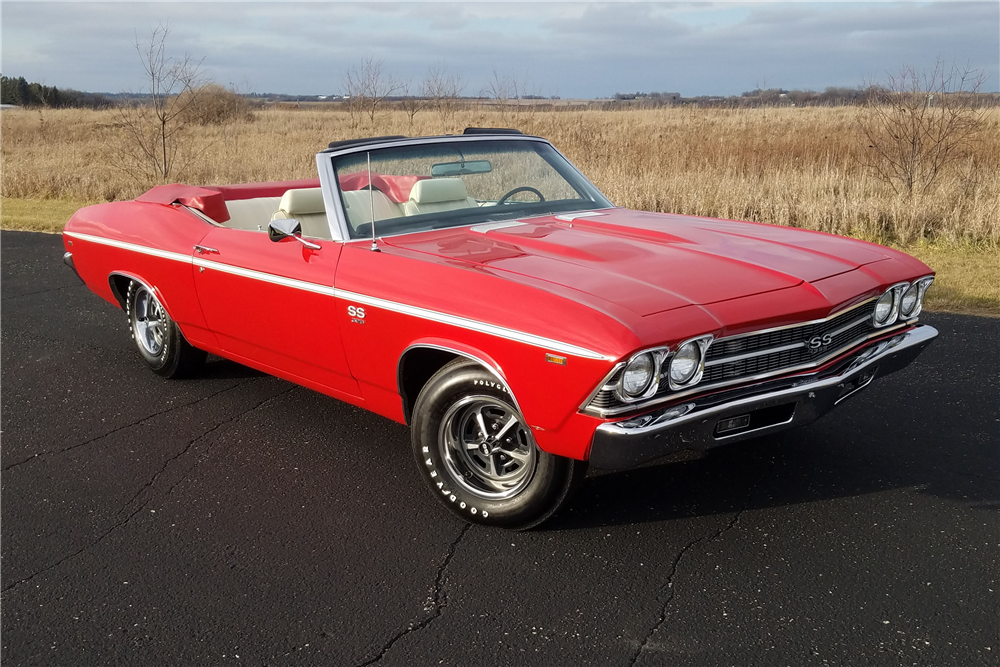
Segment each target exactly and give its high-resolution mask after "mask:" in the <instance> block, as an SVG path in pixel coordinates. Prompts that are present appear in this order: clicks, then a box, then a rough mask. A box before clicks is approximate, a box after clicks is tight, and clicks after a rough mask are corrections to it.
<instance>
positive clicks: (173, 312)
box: [63, 201, 215, 347]
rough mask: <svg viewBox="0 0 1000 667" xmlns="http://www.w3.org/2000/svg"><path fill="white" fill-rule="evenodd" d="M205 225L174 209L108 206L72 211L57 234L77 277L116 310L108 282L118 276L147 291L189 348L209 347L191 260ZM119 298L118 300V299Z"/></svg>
mask: <svg viewBox="0 0 1000 667" xmlns="http://www.w3.org/2000/svg"><path fill="white" fill-rule="evenodd" d="M210 229H211V225H210V224H209V223H207V222H205V221H204V220H201V219H200V218H198V217H197V216H195V215H194V214H192V213H190V212H188V211H186V210H184V209H182V208H178V207H175V206H169V205H164V204H151V203H143V202H134V201H127V202H114V203H110V204H98V205H96V206H88V207H86V208H82V209H80V210H79V211H77V212H76V213H75V214H74V215H73V217H71V218H70V220H69V222H68V223H66V227H65V229H64V230H63V244H64V246H65V247H66V249H67V250H68V251H70V252H72V253H73V262H74V266H75V267H76V270H77V272H78V273H79V274H80V277H81V278H82V279H83V281H84V282H85V283H86V284H87V286H88V287H89V288H90V289H91V290H93V291H94V292H95V293H96V294H98V295H99V296H101V297H103V298H104V299H106V300H108V301H110V302H111V303H113V304H115V305H119V303H118V300H117V298H116V297H115V295H114V293H113V292H112V289H111V285H110V282H109V280H110V276H111V275H112V274H114V273H120V274H124V275H127V276H130V277H133V278H136V279H138V280H141V281H142V282H144V283H146V284H147V285H148V286H149V287H151V288H153V289H154V290H155V291H156V293H157V295H158V297H159V298H160V301H161V303H162V304H163V306H164V307H165V308H166V309H167V312H168V313H169V314H170V317H171V318H173V319H174V321H176V322H177V324H178V325H179V326H180V328H181V331H182V332H183V333H184V335H185V337H187V338H188V340H189V341H190V342H191V343H193V344H196V345H197V344H199V343H203V344H210V345H211V346H213V347H214V346H215V340H214V337H213V336H212V335H211V334H210V333H209V332H208V330H207V326H206V323H205V318H204V315H203V314H202V312H201V307H200V305H199V304H198V299H197V295H196V294H195V288H194V278H193V273H192V271H193V266H192V264H191V260H190V258H191V255H192V252H193V249H194V246H195V244H197V243H198V242H199V241H201V240H202V238H204V236H205V235H206V234H207V233H208V231H209V230H210ZM123 296H124V295H123Z"/></svg>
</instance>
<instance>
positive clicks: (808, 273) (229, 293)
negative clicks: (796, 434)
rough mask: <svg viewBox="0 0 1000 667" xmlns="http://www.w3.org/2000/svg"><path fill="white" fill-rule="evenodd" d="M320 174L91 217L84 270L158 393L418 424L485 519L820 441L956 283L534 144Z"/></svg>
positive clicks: (395, 157) (497, 134)
mask: <svg viewBox="0 0 1000 667" xmlns="http://www.w3.org/2000/svg"><path fill="white" fill-rule="evenodd" d="M316 163H317V166H318V169H319V178H318V179H314V180H304V181H289V182H280V183H259V184H245V185H226V186H214V187H195V186H188V185H165V186H159V187H155V188H153V189H152V190H150V191H149V192H147V193H145V194H143V195H142V196H140V197H138V198H137V199H135V200H134V201H126V202H115V203H110V204H100V205H97V206H90V207H87V208H84V209H81V210H80V211H78V212H77V213H76V214H75V215H74V216H73V217H72V219H71V220H70V221H69V223H68V224H67V225H66V229H65V232H64V235H63V237H64V242H65V246H66V254H65V261H66V262H67V263H68V264H69V265H70V266H72V267H74V269H75V270H76V271H77V273H78V274H79V275H80V277H81V278H82V279H83V281H84V282H85V283H86V284H87V285H88V286H89V287H90V289H91V290H93V291H94V292H96V293H97V294H98V295H99V296H101V297H103V298H105V299H107V300H108V301H110V302H111V303H113V304H115V305H117V306H119V307H121V309H122V310H123V311H125V313H126V316H127V317H128V321H129V324H130V327H131V331H132V335H133V337H134V338H135V342H136V344H137V347H138V350H139V354H140V355H141V356H142V358H143V359H144V360H145V362H146V363H147V364H148V365H149V367H150V368H151V369H152V370H153V371H154V372H156V373H159V374H160V375H163V376H166V377H176V376H180V375H186V374H190V373H193V372H195V371H196V370H197V368H198V366H199V364H201V363H202V362H203V361H204V360H205V356H206V353H208V352H211V353H213V354H216V355H219V356H221V357H225V358H227V359H231V360H234V361H237V362H239V363H241V364H246V365H247V366H252V367H254V368H257V369H260V370H262V371H264V372H267V373H270V374H273V375H276V376H279V377H282V378H285V379H287V380H289V381H291V382H295V383H297V384H300V385H303V386H305V387H309V388H311V389H314V390H316V391H319V392H322V393H324V394H327V395H329V396H332V397H334V398H337V399H340V400H343V401H347V402H349V403H352V404H354V405H357V406H361V407H364V408H367V409H368V410H371V411H373V412H376V413H378V414H380V415H384V416H385V417H388V418H389V419H394V420H396V421H398V422H402V423H405V424H408V425H410V426H411V428H412V438H413V453H414V457H415V459H416V462H417V466H418V468H419V470H420V472H421V474H422V475H423V477H424V479H425V480H426V482H427V484H428V486H429V488H430V490H431V491H432V493H434V494H435V495H436V496H437V497H438V498H439V499H440V500H441V501H443V502H444V504H445V505H446V506H447V507H449V508H450V509H452V510H453V511H455V512H456V513H457V514H459V515H460V516H461V517H463V518H464V519H466V520H468V521H474V522H478V523H483V524H489V525H494V526H504V527H509V528H518V529H523V528H529V527H532V526H535V525H538V524H539V523H541V522H542V521H544V520H546V519H547V518H548V517H550V516H551V515H552V514H553V513H554V512H556V511H557V510H558V509H559V508H560V507H561V506H562V505H563V504H564V503H565V502H566V501H567V498H568V497H569V496H570V494H571V492H572V491H573V489H574V488H575V487H576V486H577V485H578V484H579V482H580V481H581V479H582V478H583V476H584V474H585V472H586V469H587V466H588V464H592V465H594V466H596V467H600V468H612V469H615V468H626V467H629V466H634V465H637V464H640V463H643V462H645V461H649V460H652V459H655V458H658V457H661V456H663V455H665V454H668V453H670V452H673V451H676V450H679V449H691V448H707V447H712V446H715V445H721V444H725V443H732V442H737V441H740V440H744V439H746V438H751V437H759V436H764V435H769V434H772V433H775V432H777V431H780V430H782V429H787V428H791V427H794V426H799V425H802V424H807V423H809V422H812V421H813V420H815V419H817V418H818V417H820V416H821V415H823V414H824V413H826V412H828V411H829V410H831V409H832V408H834V407H835V406H836V405H838V404H839V403H841V402H843V401H844V400H845V399H847V398H848V397H849V396H852V395H853V394H855V393H856V392H858V391H861V390H862V389H864V388H865V387H866V386H867V385H868V384H869V383H871V382H872V381H873V380H874V379H875V378H877V377H879V376H882V375H886V374H888V373H891V372H893V371H896V370H898V369H900V368H902V367H904V366H906V365H907V364H908V363H910V362H911V361H912V360H913V359H914V358H915V357H916V356H917V355H918V354H919V353H920V352H921V351H922V350H923V349H924V348H925V347H926V346H927V345H928V344H930V342H931V341H932V340H933V339H934V337H935V336H936V335H937V331H935V330H934V329H933V328H932V327H929V326H925V325H920V324H917V316H918V315H919V314H920V310H921V304H922V301H923V298H924V293H925V292H926V290H927V288H928V287H929V286H930V284H931V282H933V280H934V276H933V273H932V272H931V270H930V269H928V268H927V266H925V265H924V264H922V263H921V262H919V261H917V260H916V259H914V258H912V257H910V256H908V255H905V254H903V253H900V252H897V251H895V250H891V249H889V248H884V247H881V246H878V245H874V244H871V243H865V242H862V241H857V240H852V239H846V238H841V237H837V236H831V235H829V234H823V233H819V232H812V231H804V230H799V229H789V228H785V227H778V226H773V225H765V224H756V223H750V222H733V221H729V220H715V219H708V218H698V217H685V216H679V215H665V214H654V213H645V212H642V211H630V210H625V209H622V208H617V207H615V206H614V205H613V204H612V203H611V202H609V201H608V200H607V199H606V198H605V197H604V195H602V194H601V193H600V191H598V189H597V188H596V187H594V185H593V184H591V183H590V182H589V181H588V180H587V179H586V178H585V177H584V176H583V175H582V174H581V173H580V172H579V171H578V170H577V169H576V168H574V167H573V165H572V164H570V162H569V161H568V160H567V159H566V158H565V157H563V156H562V155H561V154H560V153H559V152H558V151H557V150H556V149H555V148H554V147H553V146H552V145H551V144H550V143H549V142H548V141H546V140H544V139H541V138H538V137H531V136H525V135H523V134H521V133H520V132H517V131H514V130H493V129H483V128H470V129H468V130H466V132H465V133H464V134H462V135H455V136H441V137H422V138H406V137H379V138H373V139H358V140H351V141H340V142H334V143H332V144H330V146H329V148H328V149H326V150H323V151H322V152H321V153H319V154H318V155H317V156H316Z"/></svg>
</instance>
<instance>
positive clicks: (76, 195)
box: [0, 106, 1000, 314]
mask: <svg viewBox="0 0 1000 667" xmlns="http://www.w3.org/2000/svg"><path fill="white" fill-rule="evenodd" d="M858 113H859V112H858V110H857V109H856V108H851V107H840V108H787V107H785V108H760V109H739V110H725V109H697V108H688V107H682V108H664V109H655V110H628V111H597V110H580V111H535V110H531V109H530V108H526V109H523V110H521V111H520V112H519V113H508V114H504V115H503V116H501V114H499V113H498V112H496V111H490V110H487V109H485V108H480V107H472V106H470V107H467V108H462V109H460V110H459V111H458V112H457V113H455V114H454V115H453V116H452V117H451V118H449V119H445V118H443V117H442V116H441V115H439V114H438V113H436V112H435V111H433V110H425V111H422V112H420V113H418V114H417V115H416V117H415V119H414V122H413V123H412V124H411V123H410V122H409V120H408V117H407V115H406V114H405V113H403V112H401V111H387V112H384V113H382V114H381V116H380V117H379V118H378V119H377V120H376V123H375V124H374V125H372V124H371V123H368V122H367V119H365V121H364V122H352V119H351V117H350V116H349V114H348V113H347V112H346V111H342V110H337V109H334V108H329V109H323V108H317V107H310V108H304V109H289V108H283V109H266V110H261V111H257V112H255V119H254V120H253V121H252V122H237V123H231V124H228V125H222V126H214V125H213V126H192V127H191V128H189V129H188V130H186V132H187V134H186V137H185V138H184V142H183V149H182V155H181V156H180V157H181V160H180V162H181V163H183V164H181V166H180V167H179V168H178V169H177V170H176V171H175V172H174V173H173V174H172V175H171V178H170V179H169V180H170V181H179V182H186V183H194V184H222V183H242V182H252V181H267V180H285V179H291V178H306V177H312V176H314V175H315V163H314V155H315V153H316V152H317V150H319V149H320V148H322V147H324V146H325V145H326V143H328V142H329V141H334V140H337V139H346V138H352V137H357V136H375V135H387V134H406V135H424V134H443V133H456V132H461V131H462V129H463V128H464V127H466V126H470V125H474V126H484V127H502V126H515V127H518V128H519V129H521V130H523V131H525V132H527V133H530V134H537V135H540V136H544V137H546V138H549V139H551V140H552V141H553V143H555V145H556V146H557V147H558V148H559V149H560V150H561V151H562V152H564V153H565V154H566V155H567V156H568V157H569V158H570V159H571V160H572V161H573V162H574V163H575V164H576V165H577V166H579V167H580V168H581V169H582V170H583V171H584V173H586V174H587V175H588V176H589V177H590V179H591V180H592V181H594V183H595V184H596V185H597V186H598V187H599V188H601V190H602V191H603V192H604V193H605V194H607V195H608V196H609V198H610V199H611V200H612V201H613V202H615V203H616V204H618V205H621V206H626V207H629V208H637V209H644V210H650V211H669V212H676V213H685V214H694V215H704V216H711V217H721V218H735V219H744V220H756V221H761V222H767V223H776V224H783V225H792V226H796V227H804V228H809V229H819V230H823V231H828V232H833V233H837V234H845V235H850V236H855V237H858V238H864V239H868V240H872V241H876V242H879V243H885V244H889V245H893V246H896V247H901V248H904V249H906V250H908V251H911V252H913V253H914V254H916V255H918V256H920V257H923V258H925V261H927V262H928V263H929V264H931V266H932V267H934V268H935V269H936V270H938V272H939V281H938V285H937V286H935V288H934V290H932V291H931V293H930V295H932V296H934V299H933V300H932V301H931V303H930V304H929V307H939V308H943V309H949V310H958V311H967V312H983V313H992V314H1000V255H998V252H1000V110H998V109H994V110H992V111H991V112H990V114H989V116H988V118H987V121H988V125H989V127H988V128H987V131H986V132H984V133H983V135H982V137H981V140H980V141H979V142H978V144H977V147H976V151H975V152H974V154H973V155H972V156H971V157H970V158H968V159H966V160H964V161H962V162H960V163H956V164H954V165H952V166H951V167H950V168H949V169H948V170H947V171H945V172H943V173H942V175H941V178H940V179H939V181H938V183H937V185H936V187H934V188H933V189H932V190H930V191H929V192H927V193H924V194H920V195H914V196H912V197H906V196H902V195H898V194H896V193H895V192H894V191H893V189H892V188H891V187H890V186H889V185H888V184H886V183H884V182H881V181H879V180H878V179H876V178H874V177H873V176H871V175H870V173H869V172H868V171H867V170H866V169H865V167H864V159H865V152H866V151H867V150H869V149H868V147H867V146H866V142H864V141H863V139H862V138H861V134H860V132H859V131H858V128H857V124H856V122H857V114H858ZM0 125H2V127H0V197H2V200H0V216H2V219H3V220H2V222H3V226H4V227H5V228H22V229H24V228H30V229H45V230H49V231H58V230H59V229H60V228H61V225H62V224H63V223H64V222H65V218H66V217H67V213H68V212H70V211H72V210H73V209H74V208H75V207H76V206H79V205H81V204H84V203H91V202H98V201H111V200H116V199H128V198H132V197H134V196H136V195H138V194H140V193H141V192H143V191H145V190H146V189H148V188H149V187H150V186H152V185H154V184H156V181H155V180H154V179H152V178H150V177H146V176H143V175H142V174H139V173H137V172H136V171H135V170H134V169H132V170H128V171H126V170H124V169H121V168H116V167H115V164H116V162H119V160H118V159H117V157H118V156H120V154H121V150H120V147H121V141H122V136H121V133H120V132H119V131H118V130H117V129H116V127H115V125H114V123H113V118H112V116H111V114H110V112H100V111H85V110H42V111H38V110H14V111H9V110H8V111H4V112H3V113H2V114H0ZM28 200H44V201H40V202H36V201H28ZM935 293H937V294H936V295H935Z"/></svg>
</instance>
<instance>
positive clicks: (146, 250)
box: [63, 232, 191, 264]
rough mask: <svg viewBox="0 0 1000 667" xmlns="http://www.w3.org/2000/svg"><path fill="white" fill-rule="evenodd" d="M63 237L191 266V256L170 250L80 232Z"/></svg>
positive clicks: (65, 234) (64, 233)
mask: <svg viewBox="0 0 1000 667" xmlns="http://www.w3.org/2000/svg"><path fill="white" fill-rule="evenodd" d="M63 236H69V237H70V238H74V239H80V240H81V241H90V242H91V243H99V244H100V245H106V246H111V247H112V248H121V249H122V250H131V251H132V252H137V253H140V254H142V255H151V256H153V257H161V258H163V259H172V260H174V261H175V262H184V263H185V264H189V263H190V262H191V255H183V254H181V253H179V252H170V251H169V250H160V249H158V248H150V247H149V246H144V245H139V244H138V243H128V242H127V241H116V240H114V239H107V238H104V237H103V236H92V235H90V234H80V233H79V232H63Z"/></svg>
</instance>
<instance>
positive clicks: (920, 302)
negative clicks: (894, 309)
mask: <svg viewBox="0 0 1000 667" xmlns="http://www.w3.org/2000/svg"><path fill="white" fill-rule="evenodd" d="M933 284H934V276H924V277H923V278H917V279H916V280H914V281H913V284H912V285H910V288H909V289H913V288H916V289H917V301H916V304H915V305H914V306H913V310H911V311H910V312H909V313H904V312H903V311H902V309H900V313H899V317H900V319H904V320H908V321H909V320H914V319H916V317H917V316H918V315H920V313H921V312H923V310H924V295H926V294H927V290H928V289H929V288H930V286H931V285H933ZM904 294H905V293H904Z"/></svg>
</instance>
